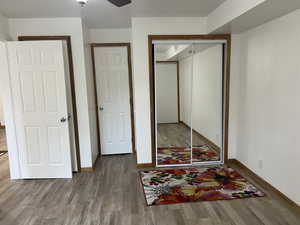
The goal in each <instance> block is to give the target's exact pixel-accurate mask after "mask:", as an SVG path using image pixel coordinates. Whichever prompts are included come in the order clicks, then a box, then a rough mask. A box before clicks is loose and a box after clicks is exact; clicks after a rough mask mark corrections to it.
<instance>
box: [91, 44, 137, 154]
mask: <svg viewBox="0 0 300 225" xmlns="http://www.w3.org/2000/svg"><path fill="white" fill-rule="evenodd" d="M95 68H96V84H97V98H98V104H99V107H98V113H99V119H100V140H101V153H102V154H103V155H111V154H126V153H131V152H132V142H131V141H132V140H131V139H132V136H131V117H130V94H129V71H128V55H127V48H126V47H97V48H95Z"/></svg>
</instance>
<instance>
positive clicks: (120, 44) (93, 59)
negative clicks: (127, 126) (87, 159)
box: [91, 43, 136, 155]
mask: <svg viewBox="0 0 300 225" xmlns="http://www.w3.org/2000/svg"><path fill="white" fill-rule="evenodd" d="M98 47H126V48H127V57H128V72H129V73H128V79H129V98H130V99H129V101H130V117H131V136H132V140H131V141H132V151H133V153H135V152H136V146H135V145H136V144H135V143H136V141H135V121H134V104H133V84H132V82H133V81H132V62H131V61H132V60H131V45H130V43H92V44H91V53H92V64H93V76H94V92H95V104H96V107H97V112H96V116H97V135H98V145H99V150H100V152H99V154H100V155H101V141H100V135H101V134H100V120H99V113H98V109H99V103H98V98H97V96H98V95H97V93H98V91H99V90H98V89H97V83H96V65H95V48H98Z"/></svg>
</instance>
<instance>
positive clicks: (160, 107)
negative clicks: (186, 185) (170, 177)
mask: <svg viewBox="0 0 300 225" xmlns="http://www.w3.org/2000/svg"><path fill="white" fill-rule="evenodd" d="M186 47H187V46H186V45H169V44H157V45H156V46H155V52H156V57H155V59H156V60H155V74H156V76H155V84H156V85H155V86H156V131H157V132H156V133H157V135H156V137H157V165H159V166H164V165H189V164H191V162H192V157H191V146H192V137H191V128H190V127H189V126H187V124H190V123H191V113H190V112H191V100H192V99H191V93H190V91H189V90H191V88H192V87H191V84H192V83H191V79H192V68H191V67H190V66H185V67H184V68H181V69H183V70H184V76H185V79H182V78H181V77H180V65H179V61H178V56H177V54H176V52H177V51H180V49H184V48H186ZM183 121H185V122H183Z"/></svg>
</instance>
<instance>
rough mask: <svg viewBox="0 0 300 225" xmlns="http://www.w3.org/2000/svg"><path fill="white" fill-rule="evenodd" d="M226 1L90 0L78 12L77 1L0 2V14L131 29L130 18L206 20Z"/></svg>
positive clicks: (11, 0)
mask: <svg viewBox="0 0 300 225" xmlns="http://www.w3.org/2000/svg"><path fill="white" fill-rule="evenodd" d="M224 1H225V0H132V4H130V5H127V6H124V7H122V8H118V7H116V6H114V5H112V4H111V3H110V2H108V1H107V0H89V2H88V4H87V5H86V6H85V7H84V8H81V7H79V5H78V3H77V2H76V0H0V12H1V13H2V14H4V15H5V16H7V17H9V18H51V17H78V16H82V17H83V18H85V20H86V21H87V25H88V27H89V28H127V27H131V17H132V16H139V17H172V16H176V17H194V16H207V15H208V14H209V13H210V12H211V11H212V10H214V9H215V8H216V7H217V6H219V5H220V4H221V3H222V2H224Z"/></svg>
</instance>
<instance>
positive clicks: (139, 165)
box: [137, 163, 155, 169]
mask: <svg viewBox="0 0 300 225" xmlns="http://www.w3.org/2000/svg"><path fill="white" fill-rule="evenodd" d="M154 167H155V166H154V165H153V164H152V163H142V164H137V168H138V169H149V168H154Z"/></svg>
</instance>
